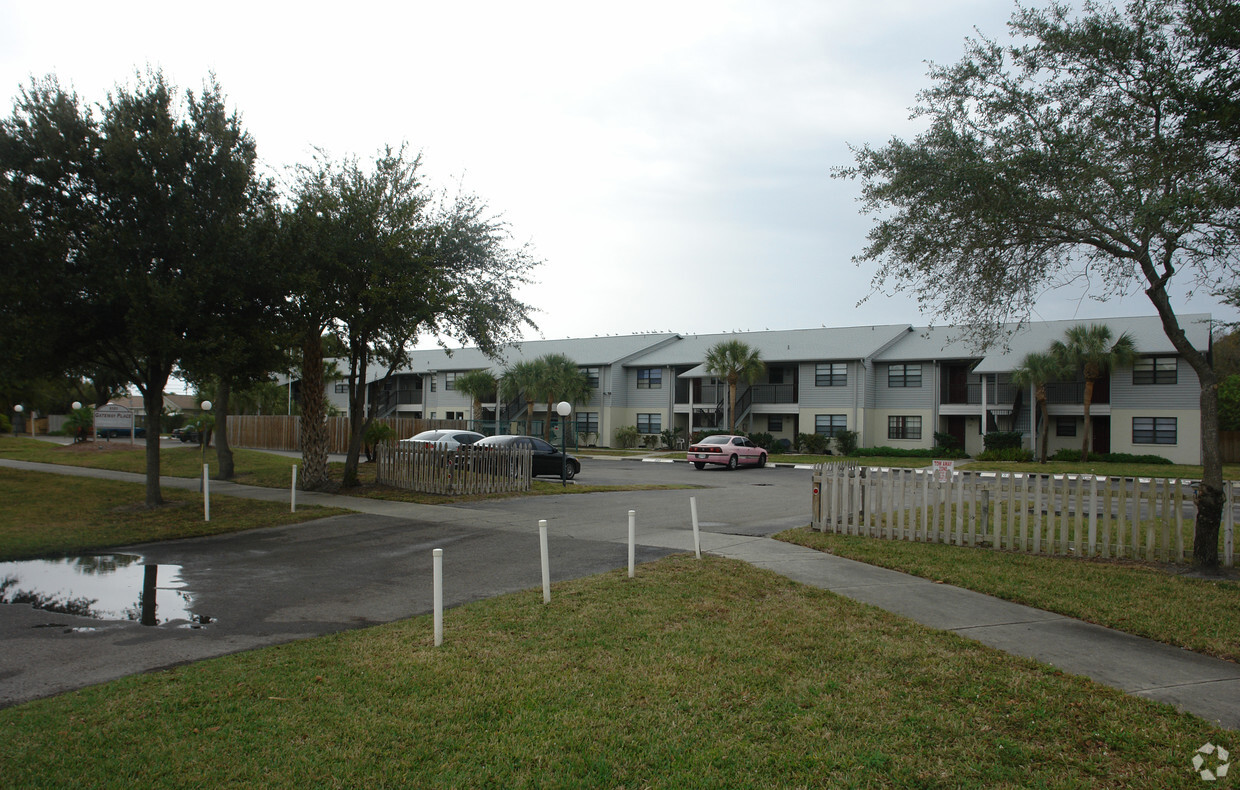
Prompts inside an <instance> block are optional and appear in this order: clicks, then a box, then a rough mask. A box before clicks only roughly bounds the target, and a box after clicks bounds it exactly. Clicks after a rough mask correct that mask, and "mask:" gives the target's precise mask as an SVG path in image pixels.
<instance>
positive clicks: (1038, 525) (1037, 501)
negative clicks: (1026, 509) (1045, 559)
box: [1021, 473, 1042, 554]
mask: <svg viewBox="0 0 1240 790" xmlns="http://www.w3.org/2000/svg"><path fill="white" fill-rule="evenodd" d="M1030 515H1031V516H1032V519H1031V520H1032V522H1033V523H1032V524H1030V528H1031V531H1032V534H1033V553H1034V554H1041V553H1042V475H1040V474H1036V473H1035V474H1034V476H1033V512H1032V513H1031V514H1030ZM1021 550H1022V551H1024V550H1025V548H1024V547H1023V546H1022V547H1021Z"/></svg>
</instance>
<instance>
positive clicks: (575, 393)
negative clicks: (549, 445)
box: [501, 354, 590, 441]
mask: <svg viewBox="0 0 1240 790" xmlns="http://www.w3.org/2000/svg"><path fill="white" fill-rule="evenodd" d="M501 386H502V387H504V388H505V393H506V397H511V396H515V395H516V394H518V393H521V394H524V395H525V397H526V399H527V400H530V401H538V402H539V403H545V404H547V419H546V420H545V421H544V423H543V438H544V439H546V440H547V441H551V415H552V414H554V413H555V404H556V402H558V401H562V400H566V401H568V402H569V403H573V404H576V403H581V402H583V401H586V400H589V398H590V378H589V376H587V375H586V372H585V371H583V370H582V369H581V368H580V367H579V366H578V365H577V363H576V362H574V361H573V360H571V359H569V358H568V357H567V356H565V355H563V354H545V355H543V356H541V357H538V358H537V359H534V360H531V361H528V362H518V363H517V364H515V365H513V366H512V367H511V368H509V369H508V371H507V372H505V374H504V378H503V381H502V382H501Z"/></svg>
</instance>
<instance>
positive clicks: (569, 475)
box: [564, 464, 579, 480]
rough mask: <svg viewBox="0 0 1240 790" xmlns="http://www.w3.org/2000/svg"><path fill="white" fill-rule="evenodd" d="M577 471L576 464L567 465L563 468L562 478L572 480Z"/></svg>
mask: <svg viewBox="0 0 1240 790" xmlns="http://www.w3.org/2000/svg"><path fill="white" fill-rule="evenodd" d="M578 471H579V470H578V469H577V464H568V465H567V466H565V467H564V477H565V478H566V479H568V480H572V479H573V478H574V477H576V476H577V472H578Z"/></svg>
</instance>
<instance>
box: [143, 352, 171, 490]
mask: <svg viewBox="0 0 1240 790" xmlns="http://www.w3.org/2000/svg"><path fill="white" fill-rule="evenodd" d="M169 372H170V371H168V372H164V371H162V370H148V371H147V380H146V383H145V386H143V385H139V387H138V390H139V391H140V392H141V393H142V408H143V409H145V410H146V506H147V507H159V506H160V505H162V504H163V503H164V495H163V492H162V491H161V490H160V487H159V468H160V467H159V460H160V459H159V432H160V431H161V430H162V428H163V409H164V385H165V384H167V383H168V375H169ZM161 374H162V375H161Z"/></svg>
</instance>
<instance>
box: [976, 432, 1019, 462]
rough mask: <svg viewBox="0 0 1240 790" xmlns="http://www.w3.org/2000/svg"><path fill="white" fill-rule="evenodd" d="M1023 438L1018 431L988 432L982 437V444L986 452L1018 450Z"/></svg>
mask: <svg viewBox="0 0 1240 790" xmlns="http://www.w3.org/2000/svg"><path fill="white" fill-rule="evenodd" d="M1023 437H1024V434H1023V433H1021V432H1020V431H990V432H989V433H987V434H986V435H985V436H983V437H982V444H983V445H984V446H985V448H986V449H987V450H1018V449H1020V446H1021V439H1022V438H1023ZM978 458H979V459H980V458H981V456H980V455H979V456H978Z"/></svg>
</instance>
